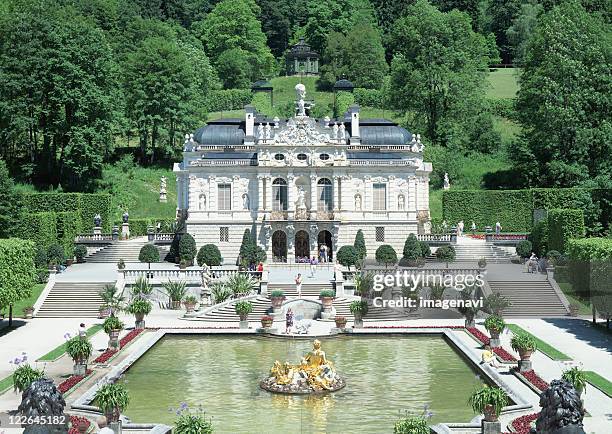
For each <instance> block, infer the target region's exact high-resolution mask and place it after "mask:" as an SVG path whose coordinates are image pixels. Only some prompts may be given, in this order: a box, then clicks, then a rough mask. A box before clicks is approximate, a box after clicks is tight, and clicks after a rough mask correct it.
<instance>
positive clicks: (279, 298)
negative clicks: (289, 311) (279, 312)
mask: <svg viewBox="0 0 612 434" xmlns="http://www.w3.org/2000/svg"><path fill="white" fill-rule="evenodd" d="M270 300H271V301H272V307H273V308H274V309H279V308H280V307H281V306H282V304H283V301H285V292H284V291H281V290H280V289H275V290H274V291H272V292H271V293H270Z"/></svg>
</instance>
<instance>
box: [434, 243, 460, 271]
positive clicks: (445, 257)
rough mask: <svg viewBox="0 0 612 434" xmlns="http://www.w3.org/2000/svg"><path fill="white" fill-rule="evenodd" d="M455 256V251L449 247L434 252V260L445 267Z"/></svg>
mask: <svg viewBox="0 0 612 434" xmlns="http://www.w3.org/2000/svg"><path fill="white" fill-rule="evenodd" d="M455 256H456V252H455V249H454V247H453V246H450V245H447V246H442V247H438V249H437V250H436V258H437V259H438V261H440V262H446V266H447V267H448V263H449V262H453V261H454V260H455Z"/></svg>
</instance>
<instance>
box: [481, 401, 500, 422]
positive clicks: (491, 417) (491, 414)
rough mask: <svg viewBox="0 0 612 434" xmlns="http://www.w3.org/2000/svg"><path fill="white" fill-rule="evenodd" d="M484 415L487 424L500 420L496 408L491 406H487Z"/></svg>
mask: <svg viewBox="0 0 612 434" xmlns="http://www.w3.org/2000/svg"><path fill="white" fill-rule="evenodd" d="M483 414H484V420H485V421H487V422H497V420H498V419H499V418H498V417H497V414H496V412H495V407H494V406H493V405H491V404H487V405H485V408H484V410H483Z"/></svg>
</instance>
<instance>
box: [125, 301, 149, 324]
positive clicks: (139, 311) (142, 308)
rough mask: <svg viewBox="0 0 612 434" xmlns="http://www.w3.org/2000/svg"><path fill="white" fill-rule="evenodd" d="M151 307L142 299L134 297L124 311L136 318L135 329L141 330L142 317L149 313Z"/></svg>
mask: <svg viewBox="0 0 612 434" xmlns="http://www.w3.org/2000/svg"><path fill="white" fill-rule="evenodd" d="M152 309H153V305H152V304H151V302H150V301H149V300H147V299H145V298H142V297H136V298H134V299H133V300H132V302H131V303H130V304H129V306H128V307H127V309H126V311H127V312H128V313H130V314H132V315H134V317H135V318H136V328H137V329H143V328H144V327H145V322H144V317H145V316H146V315H148V314H150V313H151V310H152Z"/></svg>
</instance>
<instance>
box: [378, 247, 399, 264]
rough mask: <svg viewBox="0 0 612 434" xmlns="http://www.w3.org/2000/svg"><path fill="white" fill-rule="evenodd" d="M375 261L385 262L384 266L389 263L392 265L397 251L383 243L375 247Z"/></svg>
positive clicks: (395, 259)
mask: <svg viewBox="0 0 612 434" xmlns="http://www.w3.org/2000/svg"><path fill="white" fill-rule="evenodd" d="M376 262H378V263H379V264H385V268H387V267H388V266H389V265H394V264H396V263H397V253H395V249H394V248H393V247H391V246H390V245H389V244H383V245H382V246H380V247H379V248H378V249H376Z"/></svg>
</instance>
